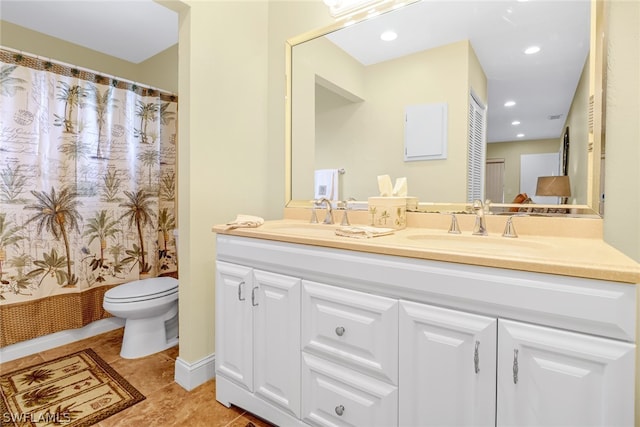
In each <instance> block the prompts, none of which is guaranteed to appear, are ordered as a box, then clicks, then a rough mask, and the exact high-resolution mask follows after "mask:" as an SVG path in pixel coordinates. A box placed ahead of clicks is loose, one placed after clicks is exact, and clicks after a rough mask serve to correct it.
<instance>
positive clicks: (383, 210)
mask: <svg viewBox="0 0 640 427" xmlns="http://www.w3.org/2000/svg"><path fill="white" fill-rule="evenodd" d="M369 218H370V220H371V225H373V226H374V227H387V228H394V229H396V230H399V229H401V228H405V227H406V226H407V198H406V197H369Z"/></svg>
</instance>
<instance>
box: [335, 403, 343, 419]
mask: <svg viewBox="0 0 640 427" xmlns="http://www.w3.org/2000/svg"><path fill="white" fill-rule="evenodd" d="M336 414H338V416H339V417H341V416H342V414H344V406H342V405H338V406H336Z"/></svg>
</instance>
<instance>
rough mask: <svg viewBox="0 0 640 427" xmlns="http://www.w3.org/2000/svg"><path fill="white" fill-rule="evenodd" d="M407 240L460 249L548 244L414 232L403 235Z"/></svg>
mask: <svg viewBox="0 0 640 427" xmlns="http://www.w3.org/2000/svg"><path fill="white" fill-rule="evenodd" d="M405 237H406V239H407V240H410V241H412V242H419V243H420V244H424V245H428V244H429V243H430V242H432V243H433V245H432V246H434V247H436V246H437V247H444V248H447V249H449V248H455V249H460V250H465V249H466V250H473V251H478V250H483V249H484V250H509V251H510V250H514V249H532V250H544V249H546V248H548V247H549V246H548V245H547V244H545V243H542V242H532V241H530V240H526V239H522V238H507V237H499V236H474V235H469V234H434V233H416V234H409V235H408V236H405Z"/></svg>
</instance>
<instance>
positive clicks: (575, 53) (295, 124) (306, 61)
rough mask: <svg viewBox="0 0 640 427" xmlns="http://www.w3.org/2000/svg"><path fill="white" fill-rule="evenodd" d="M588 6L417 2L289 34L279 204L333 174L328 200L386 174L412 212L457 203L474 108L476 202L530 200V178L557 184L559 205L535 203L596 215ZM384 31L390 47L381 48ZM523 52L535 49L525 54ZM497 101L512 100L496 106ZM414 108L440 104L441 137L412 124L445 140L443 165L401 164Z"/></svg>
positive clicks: (595, 90) (598, 72)
mask: <svg viewBox="0 0 640 427" xmlns="http://www.w3.org/2000/svg"><path fill="white" fill-rule="evenodd" d="M599 5H600V2H595V1H593V2H592V1H591V0H576V1H571V2H557V1H547V0H538V1H516V0H513V1H454V2H452V1H444V0H435V1H434V0H431V1H417V2H412V3H411V4H408V5H404V6H402V7H398V8H395V9H393V10H389V11H386V12H384V13H381V14H379V15H378V16H375V17H365V18H361V19H360V20H358V22H355V23H345V22H344V20H343V21H338V22H336V24H335V25H332V26H331V27H327V28H325V29H320V30H317V31H313V32H311V33H308V34H303V35H301V36H298V37H295V38H292V39H291V40H289V41H288V44H287V48H288V49H287V50H288V52H287V71H288V82H287V85H288V98H287V99H288V105H287V109H288V111H287V145H288V150H287V154H288V159H287V160H288V162H289V166H290V168H289V169H288V171H287V172H288V173H287V180H288V188H287V197H288V200H289V202H288V203H289V204H288V205H289V206H293V205H304V204H308V203H309V202H310V200H312V199H314V196H315V194H316V190H317V189H316V178H315V171H318V170H339V171H340V172H341V173H339V175H338V182H337V184H336V185H337V187H338V191H339V196H338V197H339V199H340V200H347V199H356V200H367V198H368V197H369V196H375V195H378V185H377V176H378V175H385V174H388V175H390V176H391V177H392V178H397V177H407V181H408V189H409V195H410V196H415V197H418V199H419V201H420V202H421V203H424V205H423V206H427V205H431V204H435V205H437V204H441V203H442V204H456V203H468V202H469V200H470V196H469V194H470V193H469V191H470V190H469V189H468V184H469V172H468V170H469V156H470V155H469V139H470V136H469V133H470V129H475V128H473V127H470V119H469V117H470V104H471V103H474V104H476V106H475V107H474V108H476V109H477V108H480V111H481V113H482V114H483V115H484V117H485V119H483V120H486V122H485V123H484V129H485V130H484V135H485V137H484V138H483V145H482V147H483V154H482V157H481V159H482V164H481V167H482V192H483V195H482V196H483V197H486V198H490V199H492V201H493V202H497V203H501V202H502V203H507V204H508V203H511V202H512V201H513V199H514V198H515V197H516V195H518V194H519V193H522V192H524V191H528V193H533V194H529V195H530V196H531V197H532V198H534V201H535V181H536V178H537V177H538V176H547V175H566V176H568V178H569V182H570V189H571V195H569V196H566V198H562V197H552V198H549V197H547V198H545V199H544V200H541V201H540V203H544V204H557V203H566V204H571V205H572V206H574V207H575V206H579V207H581V208H583V211H588V212H591V213H593V212H595V213H597V212H599V204H598V203H599V200H600V194H601V193H602V182H603V179H604V175H603V172H602V170H601V169H602V168H601V164H602V157H603V152H604V149H603V138H602V136H601V120H602V117H601V116H602V114H601V111H602V108H603V107H602V96H601V93H602V87H603V72H602V63H603V59H602V58H603V55H602V49H603V48H602V41H601V40H600V39H601V37H598V38H597V37H595V34H596V33H597V32H598V31H600V28H599V25H600V24H598V21H597V20H596V19H595V18H596V17H597V16H599V15H600V14H601V12H600V11H599V10H598V8H599V7H600V6H599ZM390 30H391V31H394V32H395V33H396V35H397V37H396V38H395V40H392V41H385V40H382V39H381V34H382V33H384V32H385V31H390ZM598 42H599V43H600V45H598ZM533 47H537V48H539V51H538V52H533V53H527V52H525V50H526V49H527V48H533ZM534 50H535V49H534ZM507 101H515V103H516V104H515V105H513V106H511V107H509V106H505V103H506V102H507ZM420 106H444V111H445V114H444V120H442V116H440V118H438V120H437V121H436V122H437V123H440V125H441V128H440V129H436V130H435V131H433V132H432V128H431V127H429V126H435V125H434V124H433V123H432V122H433V118H432V117H429V116H425V117H424V122H425V123H428V126H427V127H426V129H427V131H426V133H427V136H428V137H429V138H430V135H431V134H432V133H441V134H442V133H443V134H444V137H443V138H444V139H442V138H441V140H443V141H444V145H443V146H444V149H443V150H442V151H444V155H441V156H436V157H434V158H428V157H427V158H426V159H425V158H420V159H418V160H417V161H412V160H413V159H408V160H407V158H406V156H405V154H406V150H407V145H406V144H405V129H406V126H407V125H406V123H407V120H408V119H407V117H409V116H407V112H410V111H412V110H411V109H415V107H420ZM474 111H475V110H474ZM418 117H420V116H418ZM528 175H531V176H529V177H528V178H527V176H528ZM526 179H529V180H530V181H531V180H533V189H530V188H529V187H527V188H528V189H523V188H522V186H521V182H525V181H524V180H526ZM496 181H497V182H496ZM536 203H538V202H537V201H536Z"/></svg>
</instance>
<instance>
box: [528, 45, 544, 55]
mask: <svg viewBox="0 0 640 427" xmlns="http://www.w3.org/2000/svg"><path fill="white" fill-rule="evenodd" d="M538 52H540V46H529V47H528V48H526V49H525V50H524V53H526V54H527V55H533V54H534V53H538Z"/></svg>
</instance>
